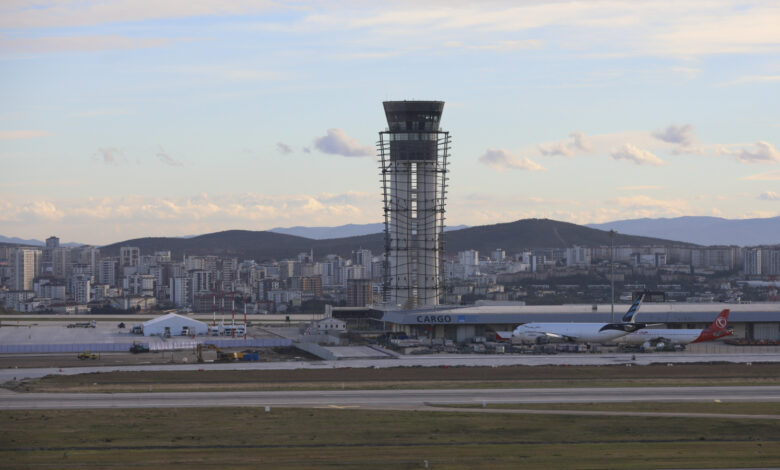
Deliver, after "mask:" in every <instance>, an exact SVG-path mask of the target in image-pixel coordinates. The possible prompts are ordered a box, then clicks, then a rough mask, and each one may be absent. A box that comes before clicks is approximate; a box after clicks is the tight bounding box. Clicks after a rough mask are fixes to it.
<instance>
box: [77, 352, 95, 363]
mask: <svg viewBox="0 0 780 470" xmlns="http://www.w3.org/2000/svg"><path fill="white" fill-rule="evenodd" d="M76 357H77V358H79V359H81V360H82V361H83V360H86V359H97V358H98V355H97V354H95V353H91V352H89V351H84V352H83V353H79V355H78V356H76Z"/></svg>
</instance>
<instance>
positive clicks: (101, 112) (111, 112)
mask: <svg viewBox="0 0 780 470" xmlns="http://www.w3.org/2000/svg"><path fill="white" fill-rule="evenodd" d="M126 114H129V113H128V112H127V111H124V110H120V109H95V110H92V111H79V112H74V113H70V114H69V115H68V117H72V118H91V117H101V116H122V115H126Z"/></svg>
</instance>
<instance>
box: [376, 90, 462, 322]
mask: <svg viewBox="0 0 780 470" xmlns="http://www.w3.org/2000/svg"><path fill="white" fill-rule="evenodd" d="M383 104H384V108H385V115H386V116H387V123H388V130H386V131H384V132H380V133H379V144H378V146H379V156H380V161H381V171H382V189H383V193H384V202H385V261H386V263H385V282H384V291H385V301H387V302H389V303H391V304H393V305H401V306H402V307H404V308H413V307H418V306H430V305H437V304H438V302H439V296H440V294H441V292H442V280H443V277H442V269H441V260H442V251H443V247H444V245H443V239H442V236H441V235H442V233H443V229H444V205H445V195H446V173H447V156H448V151H449V143H450V140H449V134H448V133H447V132H444V131H441V130H440V129H439V121H440V119H441V113H442V111H443V109H444V102H442V101H386V102H384V103H383Z"/></svg>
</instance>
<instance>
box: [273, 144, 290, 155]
mask: <svg viewBox="0 0 780 470" xmlns="http://www.w3.org/2000/svg"><path fill="white" fill-rule="evenodd" d="M276 151H277V152H279V153H281V154H282V155H289V154H291V153H292V151H293V149H292V147H290V146H289V145H287V144H285V143H284V142H277V143H276Z"/></svg>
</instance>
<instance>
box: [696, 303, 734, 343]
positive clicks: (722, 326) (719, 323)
mask: <svg viewBox="0 0 780 470" xmlns="http://www.w3.org/2000/svg"><path fill="white" fill-rule="evenodd" d="M730 312H731V311H730V310H729V309H727V308H724V309H723V311H721V312H720V313H719V314H718V316H717V317H715V320H714V321H713V322H712V324H710V326H708V327H707V328H705V329H703V330H702V331H701V334H700V335H699V337H698V338H696V339H695V340H694V341H693V342H694V343H701V342H702V341H712V340H715V339H720V338H723V337H724V336H729V335H730V334H732V332H731V331H729V330H727V329H726V325H728V323H729V313H730Z"/></svg>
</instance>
